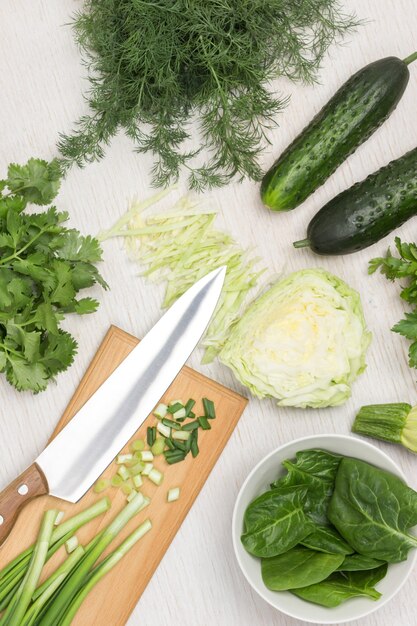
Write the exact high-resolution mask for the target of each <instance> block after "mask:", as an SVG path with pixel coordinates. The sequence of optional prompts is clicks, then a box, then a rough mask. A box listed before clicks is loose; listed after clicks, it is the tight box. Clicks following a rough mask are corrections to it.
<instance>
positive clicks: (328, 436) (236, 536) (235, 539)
mask: <svg viewBox="0 0 417 626" xmlns="http://www.w3.org/2000/svg"><path fill="white" fill-rule="evenodd" d="M313 439H314V440H317V439H322V440H323V441H324V442H325V441H326V440H327V441H332V440H333V441H334V440H335V439H336V440H339V441H342V440H349V441H351V440H354V441H360V443H361V445H363V446H364V447H365V448H368V449H370V450H376V451H377V453H378V454H379V455H380V456H381V457H382V458H383V459H384V460H386V461H388V464H389V465H392V466H393V467H395V470H396V472H397V474H398V476H399V477H400V478H402V479H403V480H404V481H405V482H406V483H407V478H406V476H405V474H404V472H403V471H402V469H401V468H400V466H399V465H398V464H397V463H396V461H394V460H393V459H392V458H391V457H389V456H388V454H387V453H386V452H384V451H383V450H380V448H377V446H375V445H373V444H372V443H369V442H368V441H366V440H364V439H362V438H360V437H356V436H354V435H341V434H336V433H325V434H317V435H307V436H305V437H298V438H297V439H291V440H290V441H287V442H286V443H284V444H282V445H281V446H278V447H277V448H275V449H274V450H272V451H271V452H269V453H268V454H267V455H266V456H264V457H263V458H262V459H261V460H260V461H259V462H258V463H257V464H256V465H255V466H254V467H253V468H252V470H251V471H250V472H249V474H248V475H247V477H246V479H245V480H244V482H243V483H242V485H241V487H240V489H239V493H238V495H237V497H236V501H235V505H234V507H233V515H232V524H231V526H232V543H233V550H234V553H235V557H236V560H237V562H238V564H239V567H240V570H241V572H242V574H243V575H244V577H245V579H246V580H247V582H248V583H249V585H250V587H251V588H252V589H253V590H254V591H255V592H256V593H257V594H258V595H259V596H260V597H261V598H262V599H263V600H264V601H265V602H267V603H268V604H269V605H270V606H272V607H273V608H274V609H275V610H277V611H280V612H281V613H283V614H285V615H288V616H289V617H292V618H294V619H297V620H302V621H304V622H307V623H310V624H322V625H323V626H324V625H325V624H344V623H348V622H353V621H354V620H358V619H363V618H364V617H366V616H367V615H370V614H371V613H374V612H375V611H377V610H379V609H380V608H382V607H383V606H384V605H385V604H386V603H387V602H389V601H390V600H392V599H393V598H394V597H395V596H396V595H397V593H398V592H399V591H400V589H401V588H402V587H403V585H404V584H405V583H406V581H407V580H408V578H409V576H410V574H411V572H412V570H413V568H414V566H415V561H416V558H417V549H416V550H414V553H413V554H412V556H411V557H408V559H407V561H409V564H410V566H409V568H408V572H407V573H406V575H405V576H404V578H403V579H402V581H401V582H400V583H399V585H397V586H396V588H395V591H394V593H392V594H391V595H386V596H385V598H384V596H382V597H381V599H380V600H379V601H378V603H375V605H370V610H369V611H366V613H363V614H362V615H359V616H358V615H355V616H353V617H347V618H342V619H340V617H339V618H337V621H334V619H331V618H329V620H323V619H320V621H318V620H316V619H311V618H310V619H306V618H305V617H300V615H299V614H297V613H294V612H292V611H290V610H287V609H285V608H281V607H277V606H276V605H275V604H274V603H273V602H271V600H270V599H269V598H268V597H267V595H266V594H265V593H263V592H262V591H261V590H260V589H258V588H257V587H255V585H254V584H253V582H252V581H251V579H250V577H249V575H248V574H247V571H246V568H245V567H244V565H243V563H242V561H241V558H240V554H239V550H238V547H239V548H240V547H241V546H240V532H236V531H237V528H238V523H239V525H240V526H241V522H242V521H243V520H240V522H239V520H237V514H238V508H239V505H240V502H241V500H242V498H243V494H244V493H245V490H246V486H247V484H248V483H249V481H250V480H251V478H252V477H253V476H254V474H256V473H257V472H258V470H259V468H260V467H261V466H262V465H263V464H264V463H266V462H267V461H268V460H269V459H270V458H271V457H273V456H274V455H276V454H277V453H278V452H282V451H283V450H285V448H287V447H290V446H291V447H293V446H294V445H297V444H301V443H303V444H304V443H305V442H308V441H310V440H313ZM316 447H317V446H316ZM347 456H348V455H347ZM388 471H391V470H388ZM407 484H408V483H407ZM404 562H405V561H404ZM307 604H308V603H307Z"/></svg>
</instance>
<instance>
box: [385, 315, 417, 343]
mask: <svg viewBox="0 0 417 626" xmlns="http://www.w3.org/2000/svg"><path fill="white" fill-rule="evenodd" d="M391 330H392V331H393V332H394V333H399V334H400V335H403V336H404V337H407V339H413V340H414V339H417V311H413V312H412V313H405V319H403V320H400V321H399V322H397V324H395V325H394V326H393V327H392V329H391Z"/></svg>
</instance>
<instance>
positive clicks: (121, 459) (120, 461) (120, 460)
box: [116, 453, 133, 465]
mask: <svg viewBox="0 0 417 626" xmlns="http://www.w3.org/2000/svg"><path fill="white" fill-rule="evenodd" d="M132 459H133V454H130V453H128V454H118V455H117V457H116V463H117V465H124V463H128V462H129V461H131V460H132Z"/></svg>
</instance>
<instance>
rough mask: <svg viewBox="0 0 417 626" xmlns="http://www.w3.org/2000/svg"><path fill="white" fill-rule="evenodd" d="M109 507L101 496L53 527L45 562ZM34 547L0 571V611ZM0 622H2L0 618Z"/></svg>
mask: <svg viewBox="0 0 417 626" xmlns="http://www.w3.org/2000/svg"><path fill="white" fill-rule="evenodd" d="M109 508H110V500H109V498H107V497H106V498H102V499H101V500H98V501H97V502H95V503H94V504H93V505H92V506H90V507H88V508H87V509H85V510H84V511H81V512H80V513H77V515H74V516H73V517H70V518H68V519H67V520H65V521H64V522H62V523H61V524H59V526H57V527H55V528H54V529H53V531H52V535H51V541H50V546H49V549H48V551H47V554H46V558H45V562H46V561H48V560H49V559H50V558H51V557H52V556H53V555H54V554H55V552H56V551H57V550H59V548H60V547H61V546H62V545H63V544H64V543H65V542H66V541H67V540H68V539H69V538H70V537H72V536H73V534H74V533H75V532H76V531H77V530H78V529H79V528H81V526H84V524H87V523H88V522H90V521H91V520H93V519H94V518H96V517H97V516H99V515H102V514H103V513H105V512H106V511H108V510H109ZM34 549H35V546H34V545H32V546H30V547H29V548H27V549H26V550H24V552H22V553H21V554H19V555H18V556H16V557H15V558H14V559H13V560H12V561H10V563H8V564H7V565H6V566H5V567H4V568H3V569H2V570H1V571H0V611H4V610H5V609H6V608H8V606H9V604H10V602H11V601H12V599H13V597H14V595H15V593H16V591H17V588H18V586H19V584H20V583H21V581H22V579H23V578H24V576H25V574H26V571H27V568H28V565H29V563H30V561H31V558H32V555H33V552H34ZM3 617H4V616H3ZM0 624H2V621H1V620H0Z"/></svg>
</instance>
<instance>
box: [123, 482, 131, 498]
mask: <svg viewBox="0 0 417 626" xmlns="http://www.w3.org/2000/svg"><path fill="white" fill-rule="evenodd" d="M120 489H121V490H122V492H123V493H124V494H125V496H128V495H129V494H130V493H132V491H133V487H132V483H131V482H130V481H128V480H126V481H125V482H124V483H122V484H121V485H120Z"/></svg>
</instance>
